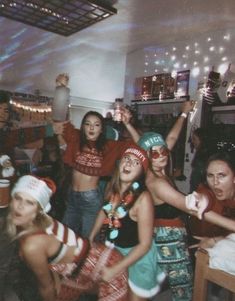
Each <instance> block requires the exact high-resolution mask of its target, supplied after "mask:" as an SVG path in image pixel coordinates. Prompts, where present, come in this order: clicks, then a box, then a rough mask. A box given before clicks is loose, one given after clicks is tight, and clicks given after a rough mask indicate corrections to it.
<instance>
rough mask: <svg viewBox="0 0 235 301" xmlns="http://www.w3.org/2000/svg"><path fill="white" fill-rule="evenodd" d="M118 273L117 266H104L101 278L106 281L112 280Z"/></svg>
mask: <svg viewBox="0 0 235 301" xmlns="http://www.w3.org/2000/svg"><path fill="white" fill-rule="evenodd" d="M116 274H117V271H116V269H115V267H104V268H103V269H102V272H101V279H102V280H103V281H105V282H109V281H111V280H112V279H113V278H114V276H115V275H116Z"/></svg>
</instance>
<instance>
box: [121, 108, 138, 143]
mask: <svg viewBox="0 0 235 301" xmlns="http://www.w3.org/2000/svg"><path fill="white" fill-rule="evenodd" d="M131 117H132V115H131V112H130V111H129V110H128V109H127V108H125V107H123V108H122V122H123V124H124V125H125V127H126V129H127V131H128V132H129V134H130V135H131V137H132V139H133V141H134V142H135V143H137V142H138V141H139V139H140V134H139V133H138V131H137V130H136V129H135V128H134V126H133V125H132V124H131V122H130V120H131Z"/></svg>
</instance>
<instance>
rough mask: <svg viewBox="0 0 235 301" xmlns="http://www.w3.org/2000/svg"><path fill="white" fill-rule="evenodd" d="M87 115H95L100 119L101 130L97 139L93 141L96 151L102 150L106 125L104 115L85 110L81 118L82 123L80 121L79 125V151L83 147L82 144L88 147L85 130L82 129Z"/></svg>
mask: <svg viewBox="0 0 235 301" xmlns="http://www.w3.org/2000/svg"><path fill="white" fill-rule="evenodd" d="M88 116H96V117H97V118H99V120H100V121H101V130H102V132H101V134H100V135H99V137H98V139H97V140H96V141H95V147H96V149H97V150H98V151H102V150H103V149H104V146H105V143H106V137H105V132H106V126H105V120H104V117H103V116H102V115H101V114H100V113H98V112H96V111H89V112H87V113H86V114H85V115H84V117H83V119H82V123H81V127H80V130H81V140H80V151H81V150H82V149H83V147H84V146H88V147H89V141H88V140H87V138H86V135H85V131H84V125H85V122H86V119H87V117H88Z"/></svg>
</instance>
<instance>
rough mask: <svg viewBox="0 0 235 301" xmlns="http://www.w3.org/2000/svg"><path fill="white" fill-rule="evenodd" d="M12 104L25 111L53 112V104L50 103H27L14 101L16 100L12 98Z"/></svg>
mask: <svg viewBox="0 0 235 301" xmlns="http://www.w3.org/2000/svg"><path fill="white" fill-rule="evenodd" d="M10 104H11V105H12V106H13V107H16V108H18V109H23V110H25V111H30V112H38V113H51V106H48V105H42V104H37V105H35V104H33V105H32V104H31V105H25V104H23V103H22V102H19V101H14V100H10Z"/></svg>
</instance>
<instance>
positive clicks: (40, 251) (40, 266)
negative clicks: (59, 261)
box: [21, 236, 56, 301]
mask: <svg viewBox="0 0 235 301" xmlns="http://www.w3.org/2000/svg"><path fill="white" fill-rule="evenodd" d="M46 246H47V242H46V241H43V240H42V239H39V237H38V236H34V237H32V236H31V237H28V238H26V239H25V240H23V242H22V244H21V252H22V255H23V259H24V260H25V262H26V263H27V265H28V266H29V268H30V269H31V270H32V272H33V273H34V274H35V276H36V278H37V281H38V288H39V292H40V294H41V296H42V299H43V301H55V300H56V288H55V283H54V279H53V277H52V274H51V272H50V270H49V267H48V261H47V252H46Z"/></svg>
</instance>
